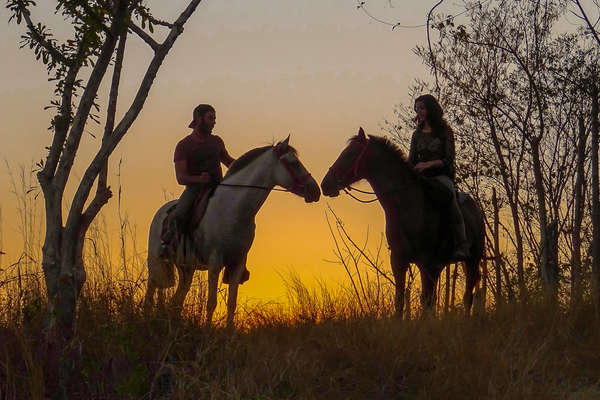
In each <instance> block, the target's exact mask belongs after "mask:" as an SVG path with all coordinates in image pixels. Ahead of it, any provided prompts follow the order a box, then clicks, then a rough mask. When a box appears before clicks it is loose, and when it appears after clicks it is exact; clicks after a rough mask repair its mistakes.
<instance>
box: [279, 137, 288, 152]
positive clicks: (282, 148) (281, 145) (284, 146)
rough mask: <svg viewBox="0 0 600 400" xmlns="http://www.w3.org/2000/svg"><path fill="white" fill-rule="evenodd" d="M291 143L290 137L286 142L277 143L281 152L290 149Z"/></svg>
mask: <svg viewBox="0 0 600 400" xmlns="http://www.w3.org/2000/svg"><path fill="white" fill-rule="evenodd" d="M289 141H290V136H289V135H288V137H286V138H285V139H284V140H282V141H281V142H279V143H277V147H279V148H280V150H285V149H287V147H288V143H289Z"/></svg>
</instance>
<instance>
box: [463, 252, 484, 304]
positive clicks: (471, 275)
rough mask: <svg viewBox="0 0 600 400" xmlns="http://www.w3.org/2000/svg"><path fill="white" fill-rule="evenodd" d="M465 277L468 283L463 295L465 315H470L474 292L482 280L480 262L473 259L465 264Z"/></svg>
mask: <svg viewBox="0 0 600 400" xmlns="http://www.w3.org/2000/svg"><path fill="white" fill-rule="evenodd" d="M465 275H466V282H465V294H464V295H463V306H464V308H465V314H466V315H470V314H471V308H472V306H473V290H474V289H475V285H477V283H478V282H479V279H480V278H481V275H480V273H479V260H477V259H472V258H471V259H469V260H467V261H466V262H465Z"/></svg>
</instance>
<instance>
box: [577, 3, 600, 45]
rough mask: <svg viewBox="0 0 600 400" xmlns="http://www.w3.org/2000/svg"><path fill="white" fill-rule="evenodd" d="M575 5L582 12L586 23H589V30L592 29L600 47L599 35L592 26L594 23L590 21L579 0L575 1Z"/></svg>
mask: <svg viewBox="0 0 600 400" xmlns="http://www.w3.org/2000/svg"><path fill="white" fill-rule="evenodd" d="M575 3H576V4H577V7H579V10H580V11H581V14H582V16H583V19H585V22H586V23H587V25H588V28H590V31H591V32H592V35H594V39H596V42H598V44H599V45H600V38H599V37H598V33H597V32H596V29H595V28H594V26H593V25H592V22H591V21H590V20H589V18H588V16H587V14H586V13H585V11H584V10H583V7H582V6H581V3H580V2H579V0H575Z"/></svg>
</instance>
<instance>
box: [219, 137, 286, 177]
mask: <svg viewBox="0 0 600 400" xmlns="http://www.w3.org/2000/svg"><path fill="white" fill-rule="evenodd" d="M273 147H275V145H268V146H263V147H257V148H255V149H252V150H249V151H247V152H246V153H244V154H242V155H241V156H239V157H238V158H237V159H236V160H235V161H234V162H233V163H232V164H231V165H230V166H229V168H228V169H227V173H226V174H225V176H224V177H223V179H225V178H227V177H229V176H231V175H233V174H235V173H236V172H238V171H239V170H241V169H243V168H244V167H246V166H247V165H248V164H250V163H251V162H252V161H254V160H256V159H257V158H258V157H259V156H260V155H262V154H263V153H264V152H266V151H267V150H271V149H273ZM288 147H289V149H290V150H289V151H291V152H292V153H293V154H297V151H296V149H295V148H293V147H292V146H289V145H288Z"/></svg>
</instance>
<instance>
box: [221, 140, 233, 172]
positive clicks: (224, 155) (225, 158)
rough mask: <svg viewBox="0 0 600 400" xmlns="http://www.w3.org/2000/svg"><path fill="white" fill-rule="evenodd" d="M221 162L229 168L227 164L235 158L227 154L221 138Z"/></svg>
mask: <svg viewBox="0 0 600 400" xmlns="http://www.w3.org/2000/svg"><path fill="white" fill-rule="evenodd" d="M221 145H222V147H221V162H222V163H223V164H225V165H226V166H227V168H229V166H230V165H231V163H232V162H234V161H235V158H233V157H231V156H230V155H229V153H228V152H227V149H226V148H225V143H224V142H223V139H221Z"/></svg>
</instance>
